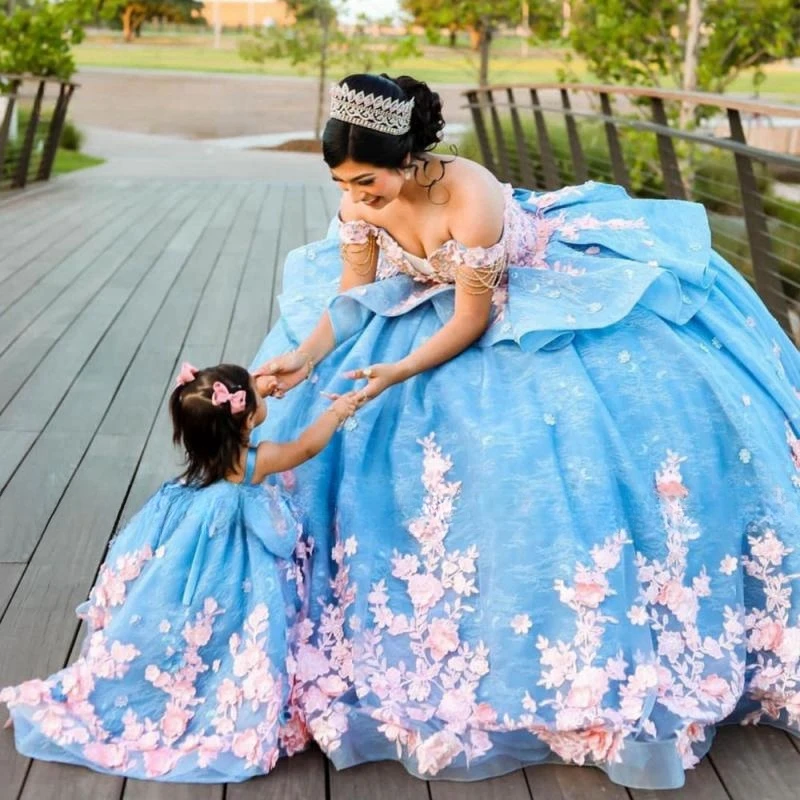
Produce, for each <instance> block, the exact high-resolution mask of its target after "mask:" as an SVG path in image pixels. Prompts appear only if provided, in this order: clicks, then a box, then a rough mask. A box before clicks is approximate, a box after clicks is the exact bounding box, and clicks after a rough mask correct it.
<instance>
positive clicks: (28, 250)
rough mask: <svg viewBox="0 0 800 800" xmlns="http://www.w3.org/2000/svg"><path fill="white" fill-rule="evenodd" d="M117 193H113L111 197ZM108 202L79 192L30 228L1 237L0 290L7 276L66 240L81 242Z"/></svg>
mask: <svg viewBox="0 0 800 800" xmlns="http://www.w3.org/2000/svg"><path fill="white" fill-rule="evenodd" d="M116 194H117V193H116V192H115V193H114V195H116ZM111 201H112V196H111V194H110V193H108V192H106V193H100V192H96V193H92V194H88V193H86V192H81V193H78V194H74V195H73V196H72V197H70V198H69V199H68V200H67V201H66V202H65V201H62V202H61V203H59V204H58V205H54V204H53V203H51V204H50V208H48V209H46V211H44V213H41V214H40V215H39V216H38V217H37V218H35V219H34V220H33V224H32V225H28V226H27V227H25V228H24V229H21V230H16V231H14V232H12V233H6V234H5V235H3V236H2V242H3V259H2V262H0V279H2V280H0V286H2V284H3V283H4V282H5V280H6V279H7V278H8V276H10V275H12V274H13V273H15V272H16V271H18V270H20V269H22V268H23V267H24V266H25V265H26V264H27V263H28V262H29V261H32V260H33V259H34V258H36V257H37V256H41V255H42V254H44V253H46V252H47V251H48V250H49V249H51V248H53V247H55V246H58V245H60V244H61V243H62V242H64V241H65V240H66V239H67V238H68V237H73V239H75V240H77V241H82V240H84V239H86V238H87V237H88V236H89V235H91V231H92V228H93V227H95V217H96V216H97V215H98V214H99V213H100V212H101V211H102V210H104V209H105V208H108V206H109V204H110V203H111Z"/></svg>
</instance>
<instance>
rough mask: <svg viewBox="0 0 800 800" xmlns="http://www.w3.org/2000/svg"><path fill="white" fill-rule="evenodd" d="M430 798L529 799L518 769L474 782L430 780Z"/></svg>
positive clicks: (453, 799) (435, 799)
mask: <svg viewBox="0 0 800 800" xmlns="http://www.w3.org/2000/svg"><path fill="white" fill-rule="evenodd" d="M429 785H430V792H431V800H531V793H530V791H528V784H527V781H526V780H525V773H524V772H523V771H522V770H521V769H520V770H517V771H516V772H512V773H510V774H509V775H503V776H502V777H500V778H490V779H488V780H482V781H475V782H466V781H465V782H460V781H431V782H430V784H429Z"/></svg>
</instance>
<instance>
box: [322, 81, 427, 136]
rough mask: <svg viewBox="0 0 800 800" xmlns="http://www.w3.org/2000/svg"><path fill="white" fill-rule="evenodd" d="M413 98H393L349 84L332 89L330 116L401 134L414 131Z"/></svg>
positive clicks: (353, 123) (383, 131)
mask: <svg viewBox="0 0 800 800" xmlns="http://www.w3.org/2000/svg"><path fill="white" fill-rule="evenodd" d="M412 108H414V98H413V97H412V98H411V100H393V99H392V98H391V97H381V96H380V95H377V94H364V92H357V91H356V90H355V89H351V88H350V87H349V86H348V85H347V84H346V83H342V84H339V85H337V86H333V87H332V88H331V119H340V120H342V122H349V123H351V124H352V125H359V126H360V127H362V128H370V129H372V130H373V131H380V132H381V133H391V134H394V135H395V136H402V135H403V134H404V133H408V132H409V130H411V109H412Z"/></svg>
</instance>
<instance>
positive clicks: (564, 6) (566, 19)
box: [561, 0, 572, 39]
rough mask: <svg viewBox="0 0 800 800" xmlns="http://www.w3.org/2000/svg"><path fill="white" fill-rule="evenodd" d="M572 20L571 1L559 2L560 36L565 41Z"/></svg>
mask: <svg viewBox="0 0 800 800" xmlns="http://www.w3.org/2000/svg"><path fill="white" fill-rule="evenodd" d="M571 18H572V2H571V0H561V35H562V36H563V37H564V38H565V39H566V38H567V36H569V32H570V28H571V22H570V20H571Z"/></svg>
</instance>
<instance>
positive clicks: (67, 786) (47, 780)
mask: <svg viewBox="0 0 800 800" xmlns="http://www.w3.org/2000/svg"><path fill="white" fill-rule="evenodd" d="M31 777H32V775H31V774H29V775H28V779H27V780H26V781H25V785H24V786H23V787H22V792H21V793H20V795H19V800H119V798H120V796H121V794H122V780H121V779H120V778H115V777H113V776H112V775H100V774H99V773H97V772H91V771H90V770H88V769H85V768H84V767H73V766H71V765H69V764H56V763H54V762H51V761H37V762H36V780H34V781H32V780H31Z"/></svg>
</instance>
